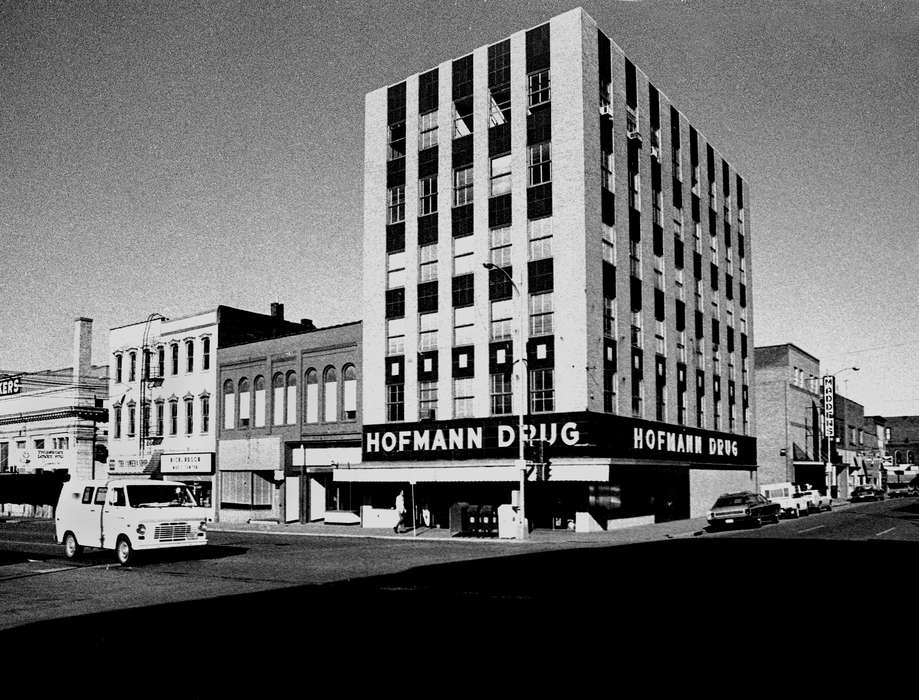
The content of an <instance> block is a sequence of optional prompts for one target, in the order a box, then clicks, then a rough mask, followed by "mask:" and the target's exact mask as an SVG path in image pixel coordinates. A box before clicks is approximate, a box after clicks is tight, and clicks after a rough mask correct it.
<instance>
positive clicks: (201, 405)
mask: <svg viewBox="0 0 919 700" xmlns="http://www.w3.org/2000/svg"><path fill="white" fill-rule="evenodd" d="M312 327H313V324H312V322H310V321H309V320H308V319H303V321H302V322H301V323H294V322H291V321H286V320H284V305H283V304H272V305H271V313H270V314H260V313H256V312H252V311H245V310H243V309H235V308H233V307H230V306H218V307H217V308H215V309H210V310H208V311H202V312H199V313H194V314H190V315H187V316H182V317H177V318H166V317H164V316H162V315H161V314H158V313H152V314H150V315H149V316H148V317H147V318H146V319H145V320H143V321H138V322H136V323H131V324H128V325H125V326H119V327H117V328H112V329H111V331H110V333H109V347H110V352H111V356H112V359H111V361H112V367H113V371H112V374H111V381H110V384H109V399H110V402H111V409H112V410H111V416H110V434H111V440H110V444H109V463H108V473H109V475H111V476H137V475H144V476H147V477H152V478H169V479H178V480H180V481H183V482H185V483H187V484H188V485H189V486H191V487H192V488H193V489H194V490H195V492H196V494H197V496H198V498H199V500H200V501H201V502H202V503H203V504H204V505H207V506H210V507H213V505H214V504H213V499H212V495H213V482H214V467H215V464H214V456H215V454H216V451H217V430H216V429H215V425H214V420H213V417H214V413H215V411H214V400H215V397H216V396H217V387H218V384H217V362H216V353H217V352H218V351H219V349H220V348H222V347H224V346H225V345H230V344H234V343H240V342H247V341H252V340H256V339H260V338H271V337H275V336H278V335H283V334H287V333H291V332H295V331H299V330H303V329H304V328H312Z"/></svg>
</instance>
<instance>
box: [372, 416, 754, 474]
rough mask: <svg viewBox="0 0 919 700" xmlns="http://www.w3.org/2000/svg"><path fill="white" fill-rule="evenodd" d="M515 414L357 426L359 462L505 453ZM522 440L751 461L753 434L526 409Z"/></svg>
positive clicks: (615, 454)
mask: <svg viewBox="0 0 919 700" xmlns="http://www.w3.org/2000/svg"><path fill="white" fill-rule="evenodd" d="M518 420H519V419H518V418H517V417H515V416H507V417H503V418H478V419H463V420H452V421H430V422H421V423H385V424H379V425H365V426H364V429H363V455H362V456H363V461H364V462H380V461H390V460H392V461H402V460H463V459H483V458H503V459H513V458H515V457H516V456H517V455H518V452H519V447H518V444H519V443H518V437H519V433H520V428H519V425H518ZM523 433H524V440H529V439H539V440H545V441H547V442H548V443H549V446H550V447H549V453H550V456H551V457H552V458H556V457H609V458H622V459H638V460H665V461H680V462H692V463H703V464H717V465H724V466H735V467H740V466H747V467H749V466H750V465H754V464H756V440H755V439H754V438H752V437H748V436H745V435H734V434H729V433H720V432H715V431H711V430H702V429H699V428H690V427H688V426H677V425H672V424H670V423H657V422H654V421H646V420H639V419H637V418H629V417H625V416H613V415H606V414H598V413H589V412H581V413H550V414H545V415H539V416H527V419H526V423H525V425H524V427H523Z"/></svg>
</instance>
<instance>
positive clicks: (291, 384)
mask: <svg viewBox="0 0 919 700" xmlns="http://www.w3.org/2000/svg"><path fill="white" fill-rule="evenodd" d="M284 383H285V385H286V387H287V424H288V425H293V424H294V423H296V422H297V373H296V372H288V373H287V377H286V378H285V382H284Z"/></svg>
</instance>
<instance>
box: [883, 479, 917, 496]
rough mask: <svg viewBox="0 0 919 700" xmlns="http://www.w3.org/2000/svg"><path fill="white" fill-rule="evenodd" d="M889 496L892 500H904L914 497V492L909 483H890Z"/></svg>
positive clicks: (888, 486) (888, 485) (888, 487)
mask: <svg viewBox="0 0 919 700" xmlns="http://www.w3.org/2000/svg"><path fill="white" fill-rule="evenodd" d="M887 495H888V497H890V498H904V497H906V496H912V495H913V490H912V488H910V485H909V484H908V483H905V482H903V483H899V484H898V483H893V484H891V483H889V482H888V484H887Z"/></svg>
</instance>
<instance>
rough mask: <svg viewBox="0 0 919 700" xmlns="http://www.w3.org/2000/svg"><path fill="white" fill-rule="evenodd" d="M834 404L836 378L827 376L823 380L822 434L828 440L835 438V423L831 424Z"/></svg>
mask: <svg viewBox="0 0 919 700" xmlns="http://www.w3.org/2000/svg"><path fill="white" fill-rule="evenodd" d="M835 402H836V377H832V376H829V375H828V376H826V377H824V378H823V434H824V435H826V436H827V437H828V438H831V437H835V436H836V428H835V423H834V422H833V417H834V414H835Z"/></svg>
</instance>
